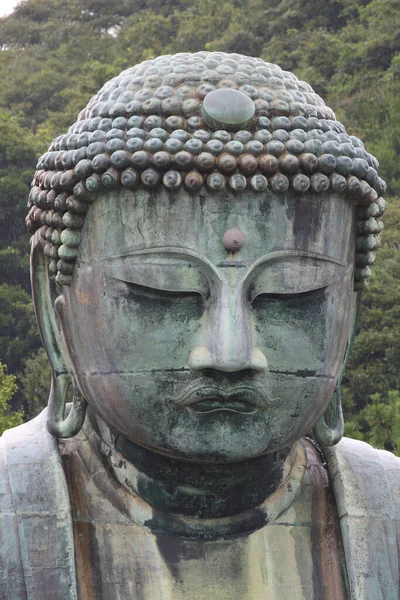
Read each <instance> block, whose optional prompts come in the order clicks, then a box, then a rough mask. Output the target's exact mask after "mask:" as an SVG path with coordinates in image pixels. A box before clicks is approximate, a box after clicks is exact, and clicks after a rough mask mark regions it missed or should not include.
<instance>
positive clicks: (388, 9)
mask: <svg viewBox="0 0 400 600" xmlns="http://www.w3.org/2000/svg"><path fill="white" fill-rule="evenodd" d="M202 49H206V50H224V51H228V52H239V53H243V54H249V55H254V56H261V57H262V58H263V59H264V60H266V61H268V62H276V63H278V64H279V65H280V66H281V67H282V68H284V69H287V70H290V71H293V72H295V73H296V75H297V76H298V77H300V78H302V79H305V80H306V81H308V82H309V83H310V84H311V85H312V86H313V87H314V89H315V90H316V92H318V93H319V94H320V95H321V96H322V97H323V98H324V99H325V100H326V102H327V104H328V105H330V106H331V107H332V108H333V109H334V110H335V112H336V115H337V118H338V119H339V120H340V121H342V122H343V123H344V124H345V126H346V128H347V130H348V131H349V132H350V133H352V134H355V135H357V136H358V137H360V138H362V139H363V140H364V141H365V143H366V145H367V147H368V149H369V151H371V152H372V153H374V154H375V155H376V156H377V158H378V159H379V161H380V164H381V175H382V176H383V177H384V178H385V179H386V181H387V182H388V192H387V200H388V210H387V213H386V217H385V225H386V231H385V232H384V238H383V239H384V243H383V246H382V248H381V250H380V251H379V253H378V260H377V264H376V266H375V268H374V274H373V277H372V278H371V283H370V286H369V288H368V290H367V292H365V293H364V298H363V310H362V314H361V321H360V324H359V333H358V337H357V338H356V341H355V344H354V350H353V353H352V357H351V362H350V364H349V367H348V370H347V376H346V379H345V380H344V385H343V401H344V408H345V415H346V433H347V434H348V435H351V436H353V437H357V438H360V439H364V440H366V441H369V442H370V443H372V444H373V445H375V446H379V447H382V448H386V449H387V450H391V451H394V452H396V453H398V454H399V453H400V373H399V362H400V305H399V302H398V299H399V298H400V289H399V281H400V260H399V259H400V247H399V244H400V241H399V228H400V200H399V198H398V197H397V196H400V162H399V160H398V155H399V152H400V2H399V0H219V1H218V2H217V1H216V0H198V1H197V2H193V1H192V0H180V1H178V0H27V1H25V2H21V3H20V4H19V5H18V6H17V9H16V10H15V12H14V13H13V14H11V15H10V16H8V17H5V18H2V19H0V81H1V86H0V361H1V363H3V365H4V367H3V366H1V367H0V431H1V430H3V429H4V428H6V427H10V426H14V425H15V424H16V423H18V422H20V421H21V419H22V418H25V419H27V418H31V417H32V416H34V415H35V414H37V412H38V411H39V410H40V409H41V408H42V407H43V406H44V405H45V403H46V400H47V395H48V385H49V384H48V382H49V371H48V367H47V360H46V357H45V354H44V351H43V349H42V348H41V344H40V340H39V337H38V333H37V329H36V325H35V322H34V316H33V309H32V305H31V301H30V293H29V279H28V248H29V236H28V235H27V233H26V232H25V229H24V218H25V214H26V201H27V197H28V193H29V185H30V181H31V178H32V174H33V171H34V167H35V159H36V157H37V156H39V155H40V154H41V153H42V152H44V151H45V149H46V148H47V146H48V145H49V143H50V141H51V140H52V139H53V138H54V137H55V136H56V135H58V134H59V133H61V132H63V131H65V130H66V129H67V127H68V126H69V125H70V124H71V123H72V122H74V121H75V118H76V115H77V113H78V112H79V110H80V109H81V108H82V107H83V106H85V105H86V103H87V101H88V100H89V98H90V97H91V96H92V95H93V94H94V93H95V92H96V91H97V90H98V89H99V88H100V86H101V85H102V84H103V83H104V82H105V81H107V80H108V79H109V78H110V77H113V76H115V75H117V74H118V73H119V72H120V71H121V70H122V69H124V68H127V67H130V66H132V65H134V64H135V63H137V62H140V61H142V60H145V59H149V58H152V57H155V56H157V55H159V54H169V53H174V52H182V51H185V52H187V51H189V52H194V51H198V50H202ZM5 366H7V369H8V373H9V375H7V371H6V370H5V369H6V367H5ZM22 413H23V415H24V416H23V417H22Z"/></svg>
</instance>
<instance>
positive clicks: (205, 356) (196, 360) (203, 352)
mask: <svg viewBox="0 0 400 600" xmlns="http://www.w3.org/2000/svg"><path fill="white" fill-rule="evenodd" d="M211 363H212V361H211V354H210V351H209V349H208V348H206V346H196V348H193V350H192V351H191V353H190V354H189V366H190V368H191V369H193V370H194V371H198V370H200V369H206V368H209V367H211V366H212V364H211Z"/></svg>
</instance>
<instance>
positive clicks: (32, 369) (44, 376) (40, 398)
mask: <svg viewBox="0 0 400 600" xmlns="http://www.w3.org/2000/svg"><path fill="white" fill-rule="evenodd" d="M50 377H51V371H50V365H49V359H48V358H47V354H46V352H45V350H44V348H40V349H39V350H38V352H37V353H36V354H34V355H32V356H31V357H30V358H28V359H27V360H26V362H25V367H24V371H23V373H22V375H21V377H20V381H21V391H22V395H23V396H24V406H26V407H27V408H26V410H25V414H26V416H27V417H28V418H32V417H35V416H36V415H37V414H39V412H40V411H41V410H42V409H43V408H45V406H46V405H47V400H48V397H49V390H50Z"/></svg>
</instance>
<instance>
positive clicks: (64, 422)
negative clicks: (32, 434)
mask: <svg viewBox="0 0 400 600" xmlns="http://www.w3.org/2000/svg"><path fill="white" fill-rule="evenodd" d="M71 385H72V387H73V400H72V407H71V410H70V411H69V413H68V415H67V416H66V417H65V409H66V404H67V397H68V391H69V387H70V386H71ZM86 407H87V402H86V400H85V398H84V397H83V396H82V394H81V393H80V391H79V390H78V388H77V386H76V384H75V382H74V378H73V377H72V376H71V375H70V374H69V373H63V374H59V375H56V374H55V373H53V375H52V381H51V390H50V397H49V404H48V416H47V429H48V430H49V432H50V433H51V434H52V435H54V436H55V437H59V438H69V437H73V436H74V435H76V434H77V433H79V431H80V430H81V428H82V425H83V422H84V420H85V414H86Z"/></svg>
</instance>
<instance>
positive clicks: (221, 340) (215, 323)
mask: <svg viewBox="0 0 400 600" xmlns="http://www.w3.org/2000/svg"><path fill="white" fill-rule="evenodd" d="M204 321H205V323H206V325H205V330H204V331H203V340H204V342H205V343H204V344H202V345H199V346H196V347H195V348H193V350H192V351H191V352H190V355H189V366H190V368H191V369H193V370H194V371H199V370H203V369H215V370H218V371H225V372H235V371H242V370H245V369H252V370H254V371H265V370H266V369H267V366H268V363H267V359H266V357H265V355H264V354H263V352H262V351H261V350H260V349H259V348H257V347H256V346H255V343H254V339H255V334H254V329H253V326H252V322H251V314H250V307H249V306H248V305H247V303H246V302H245V300H244V298H242V296H241V293H240V290H237V291H236V293H232V292H231V290H230V289H229V288H226V289H223V290H221V292H220V294H219V295H218V297H217V298H215V299H213V300H212V301H211V302H210V305H209V307H208V310H207V314H206V315H205V319H204Z"/></svg>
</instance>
